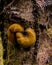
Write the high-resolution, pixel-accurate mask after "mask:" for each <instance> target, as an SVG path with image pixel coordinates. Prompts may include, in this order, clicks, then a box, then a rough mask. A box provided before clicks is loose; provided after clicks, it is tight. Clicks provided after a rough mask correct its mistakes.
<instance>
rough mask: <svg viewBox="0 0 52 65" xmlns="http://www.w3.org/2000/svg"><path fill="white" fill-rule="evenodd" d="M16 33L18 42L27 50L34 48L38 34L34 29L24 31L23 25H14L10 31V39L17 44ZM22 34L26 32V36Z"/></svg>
mask: <svg viewBox="0 0 52 65" xmlns="http://www.w3.org/2000/svg"><path fill="white" fill-rule="evenodd" d="M14 32H16V40H17V42H18V44H19V45H22V46H23V47H25V48H27V47H30V46H32V45H33V44H34V43H35V42H36V33H35V31H34V29H32V28H27V29H26V30H25V31H24V28H23V27H22V26H21V25H19V24H12V25H11V26H10V27H9V29H8V39H9V41H11V42H12V43H15V39H14V34H13V33H14ZM22 32H26V35H24V34H23V33H22Z"/></svg>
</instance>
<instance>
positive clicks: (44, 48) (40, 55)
mask: <svg viewBox="0 0 52 65" xmlns="http://www.w3.org/2000/svg"><path fill="white" fill-rule="evenodd" d="M51 4H52V3H50V4H48V3H47V0H46V1H44V0H36V2H35V0H19V1H18V0H15V1H14V3H13V4H12V5H11V7H10V8H11V9H10V11H7V12H6V13H7V14H9V18H8V20H5V23H4V42H5V41H6V43H7V57H6V59H5V64H7V65H46V64H48V65H51V64H52V58H51V57H52V31H51V30H52V20H51V19H52V14H51V11H52V9H51ZM12 7H13V10H12ZM49 7H50V10H49ZM14 8H17V10H16V11H14ZM5 18H6V17H5ZM13 23H19V24H21V25H22V26H23V27H24V28H25V29H26V28H28V27H31V28H33V29H34V30H35V31H36V33H37V41H36V43H35V45H33V46H32V47H30V48H27V49H25V48H23V47H21V46H20V48H16V47H18V46H16V47H15V46H14V45H13V44H12V43H11V42H10V41H8V40H7V39H6V37H7V36H6V34H7V29H8V27H9V25H11V24H13ZM50 59H51V60H50Z"/></svg>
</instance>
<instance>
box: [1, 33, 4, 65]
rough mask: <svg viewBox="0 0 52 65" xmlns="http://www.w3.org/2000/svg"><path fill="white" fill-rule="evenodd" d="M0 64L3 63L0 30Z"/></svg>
mask: <svg viewBox="0 0 52 65" xmlns="http://www.w3.org/2000/svg"><path fill="white" fill-rule="evenodd" d="M0 65H4V64H3V46H2V39H1V32H0Z"/></svg>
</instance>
